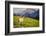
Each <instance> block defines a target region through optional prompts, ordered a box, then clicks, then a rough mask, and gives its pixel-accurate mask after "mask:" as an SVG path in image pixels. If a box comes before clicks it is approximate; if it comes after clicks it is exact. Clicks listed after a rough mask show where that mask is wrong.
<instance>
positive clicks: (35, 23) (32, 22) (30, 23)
mask: <svg viewBox="0 0 46 36" xmlns="http://www.w3.org/2000/svg"><path fill="white" fill-rule="evenodd" d="M18 17H19V16H13V25H14V28H19V27H39V20H36V19H33V18H29V17H25V18H24V21H23V23H22V24H19V23H18Z"/></svg>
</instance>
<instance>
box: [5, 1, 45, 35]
mask: <svg viewBox="0 0 46 36" xmlns="http://www.w3.org/2000/svg"><path fill="white" fill-rule="evenodd" d="M44 10H45V9H44V3H36V2H18V1H5V35H15V34H30V33H31V34H33V33H44V16H45V15H44Z"/></svg>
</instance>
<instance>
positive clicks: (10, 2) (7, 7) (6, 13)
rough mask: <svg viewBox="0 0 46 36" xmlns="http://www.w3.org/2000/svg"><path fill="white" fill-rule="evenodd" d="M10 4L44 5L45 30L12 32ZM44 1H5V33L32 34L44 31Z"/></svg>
mask: <svg viewBox="0 0 46 36" xmlns="http://www.w3.org/2000/svg"><path fill="white" fill-rule="evenodd" d="M10 4H24V5H25V4H27V5H42V6H43V7H42V8H43V9H42V11H43V12H42V13H43V21H42V22H43V27H42V28H43V30H42V31H25V32H10V28H9V27H10V19H9V18H10V10H9V5H10ZM44 5H45V4H44V3H36V2H18V1H5V35H16V34H30V33H31V34H32V33H44V31H45V29H44V28H45V26H44V25H45V24H44V22H45V21H44V19H45V18H44V16H45V7H44Z"/></svg>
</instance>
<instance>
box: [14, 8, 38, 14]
mask: <svg viewBox="0 0 46 36" xmlns="http://www.w3.org/2000/svg"><path fill="white" fill-rule="evenodd" d="M28 9H29V8H28ZM28 9H27V8H13V13H14V14H17V13H23V12H24V11H25V10H28ZM33 10H35V11H37V10H38V9H31V8H30V9H29V10H28V11H29V12H30V13H31V12H34V11H33ZM28 11H26V12H28Z"/></svg>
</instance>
